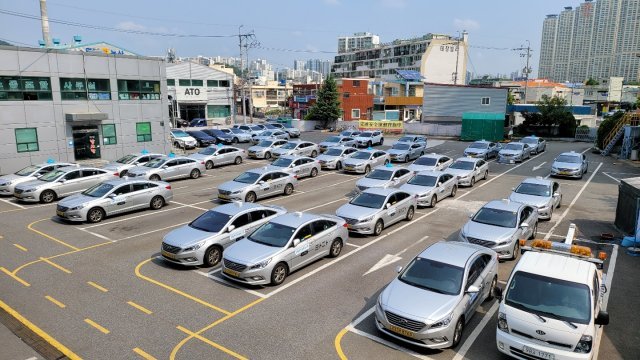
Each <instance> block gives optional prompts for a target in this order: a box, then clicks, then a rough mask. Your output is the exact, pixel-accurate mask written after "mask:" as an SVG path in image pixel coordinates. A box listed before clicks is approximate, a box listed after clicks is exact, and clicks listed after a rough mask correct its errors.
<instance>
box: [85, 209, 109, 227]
mask: <svg viewBox="0 0 640 360" xmlns="http://www.w3.org/2000/svg"><path fill="white" fill-rule="evenodd" d="M104 216H105V213H104V210H102V209H101V208H98V207H95V208H93V209H91V210H89V211H88V212H87V222H90V223H92V224H95V223H99V222H100V221H102V219H104Z"/></svg>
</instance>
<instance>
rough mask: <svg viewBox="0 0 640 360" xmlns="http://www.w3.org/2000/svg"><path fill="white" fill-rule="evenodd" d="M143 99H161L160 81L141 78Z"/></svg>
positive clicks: (141, 95)
mask: <svg viewBox="0 0 640 360" xmlns="http://www.w3.org/2000/svg"><path fill="white" fill-rule="evenodd" d="M140 97H141V99H142V100H160V81H151V80H140Z"/></svg>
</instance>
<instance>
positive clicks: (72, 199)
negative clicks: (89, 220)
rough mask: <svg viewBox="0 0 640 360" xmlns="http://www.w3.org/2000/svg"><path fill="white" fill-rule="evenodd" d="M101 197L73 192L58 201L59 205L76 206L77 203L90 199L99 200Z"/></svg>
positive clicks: (86, 201) (80, 203)
mask: <svg viewBox="0 0 640 360" xmlns="http://www.w3.org/2000/svg"><path fill="white" fill-rule="evenodd" d="M100 199H102V198H97V197H92V196H87V195H82V194H73V195H71V196H69V197H66V198H64V199H62V200H60V201H59V202H58V205H60V206H66V207H68V208H72V207H76V206H78V205H82V204H86V203H88V202H90V201H95V200H100Z"/></svg>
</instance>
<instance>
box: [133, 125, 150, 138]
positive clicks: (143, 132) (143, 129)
mask: <svg viewBox="0 0 640 360" xmlns="http://www.w3.org/2000/svg"><path fill="white" fill-rule="evenodd" d="M136 135H137V136H138V142H148V141H151V123H150V122H139V123H136Z"/></svg>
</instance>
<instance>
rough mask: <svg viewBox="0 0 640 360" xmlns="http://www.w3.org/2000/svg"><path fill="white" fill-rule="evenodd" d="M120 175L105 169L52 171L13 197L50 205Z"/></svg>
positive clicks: (59, 169)
mask: <svg viewBox="0 0 640 360" xmlns="http://www.w3.org/2000/svg"><path fill="white" fill-rule="evenodd" d="M118 178H119V174H118V173H114V172H113V171H108V170H105V169H96V168H89V167H77V166H69V167H62V168H58V169H56V170H53V171H50V172H48V173H46V174H44V175H42V176H41V177H39V178H38V180H34V181H29V182H25V183H22V184H19V185H17V186H16V187H15V189H14V192H13V196H14V197H15V198H17V199H18V200H20V201H25V202H42V203H45V204H47V203H50V202H52V201H54V200H56V199H60V198H63V197H65V196H69V195H73V194H75V193H79V192H81V191H84V190H86V189H88V188H90V187H92V186H93V185H96V184H99V183H101V182H103V181H107V180H113V179H118Z"/></svg>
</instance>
